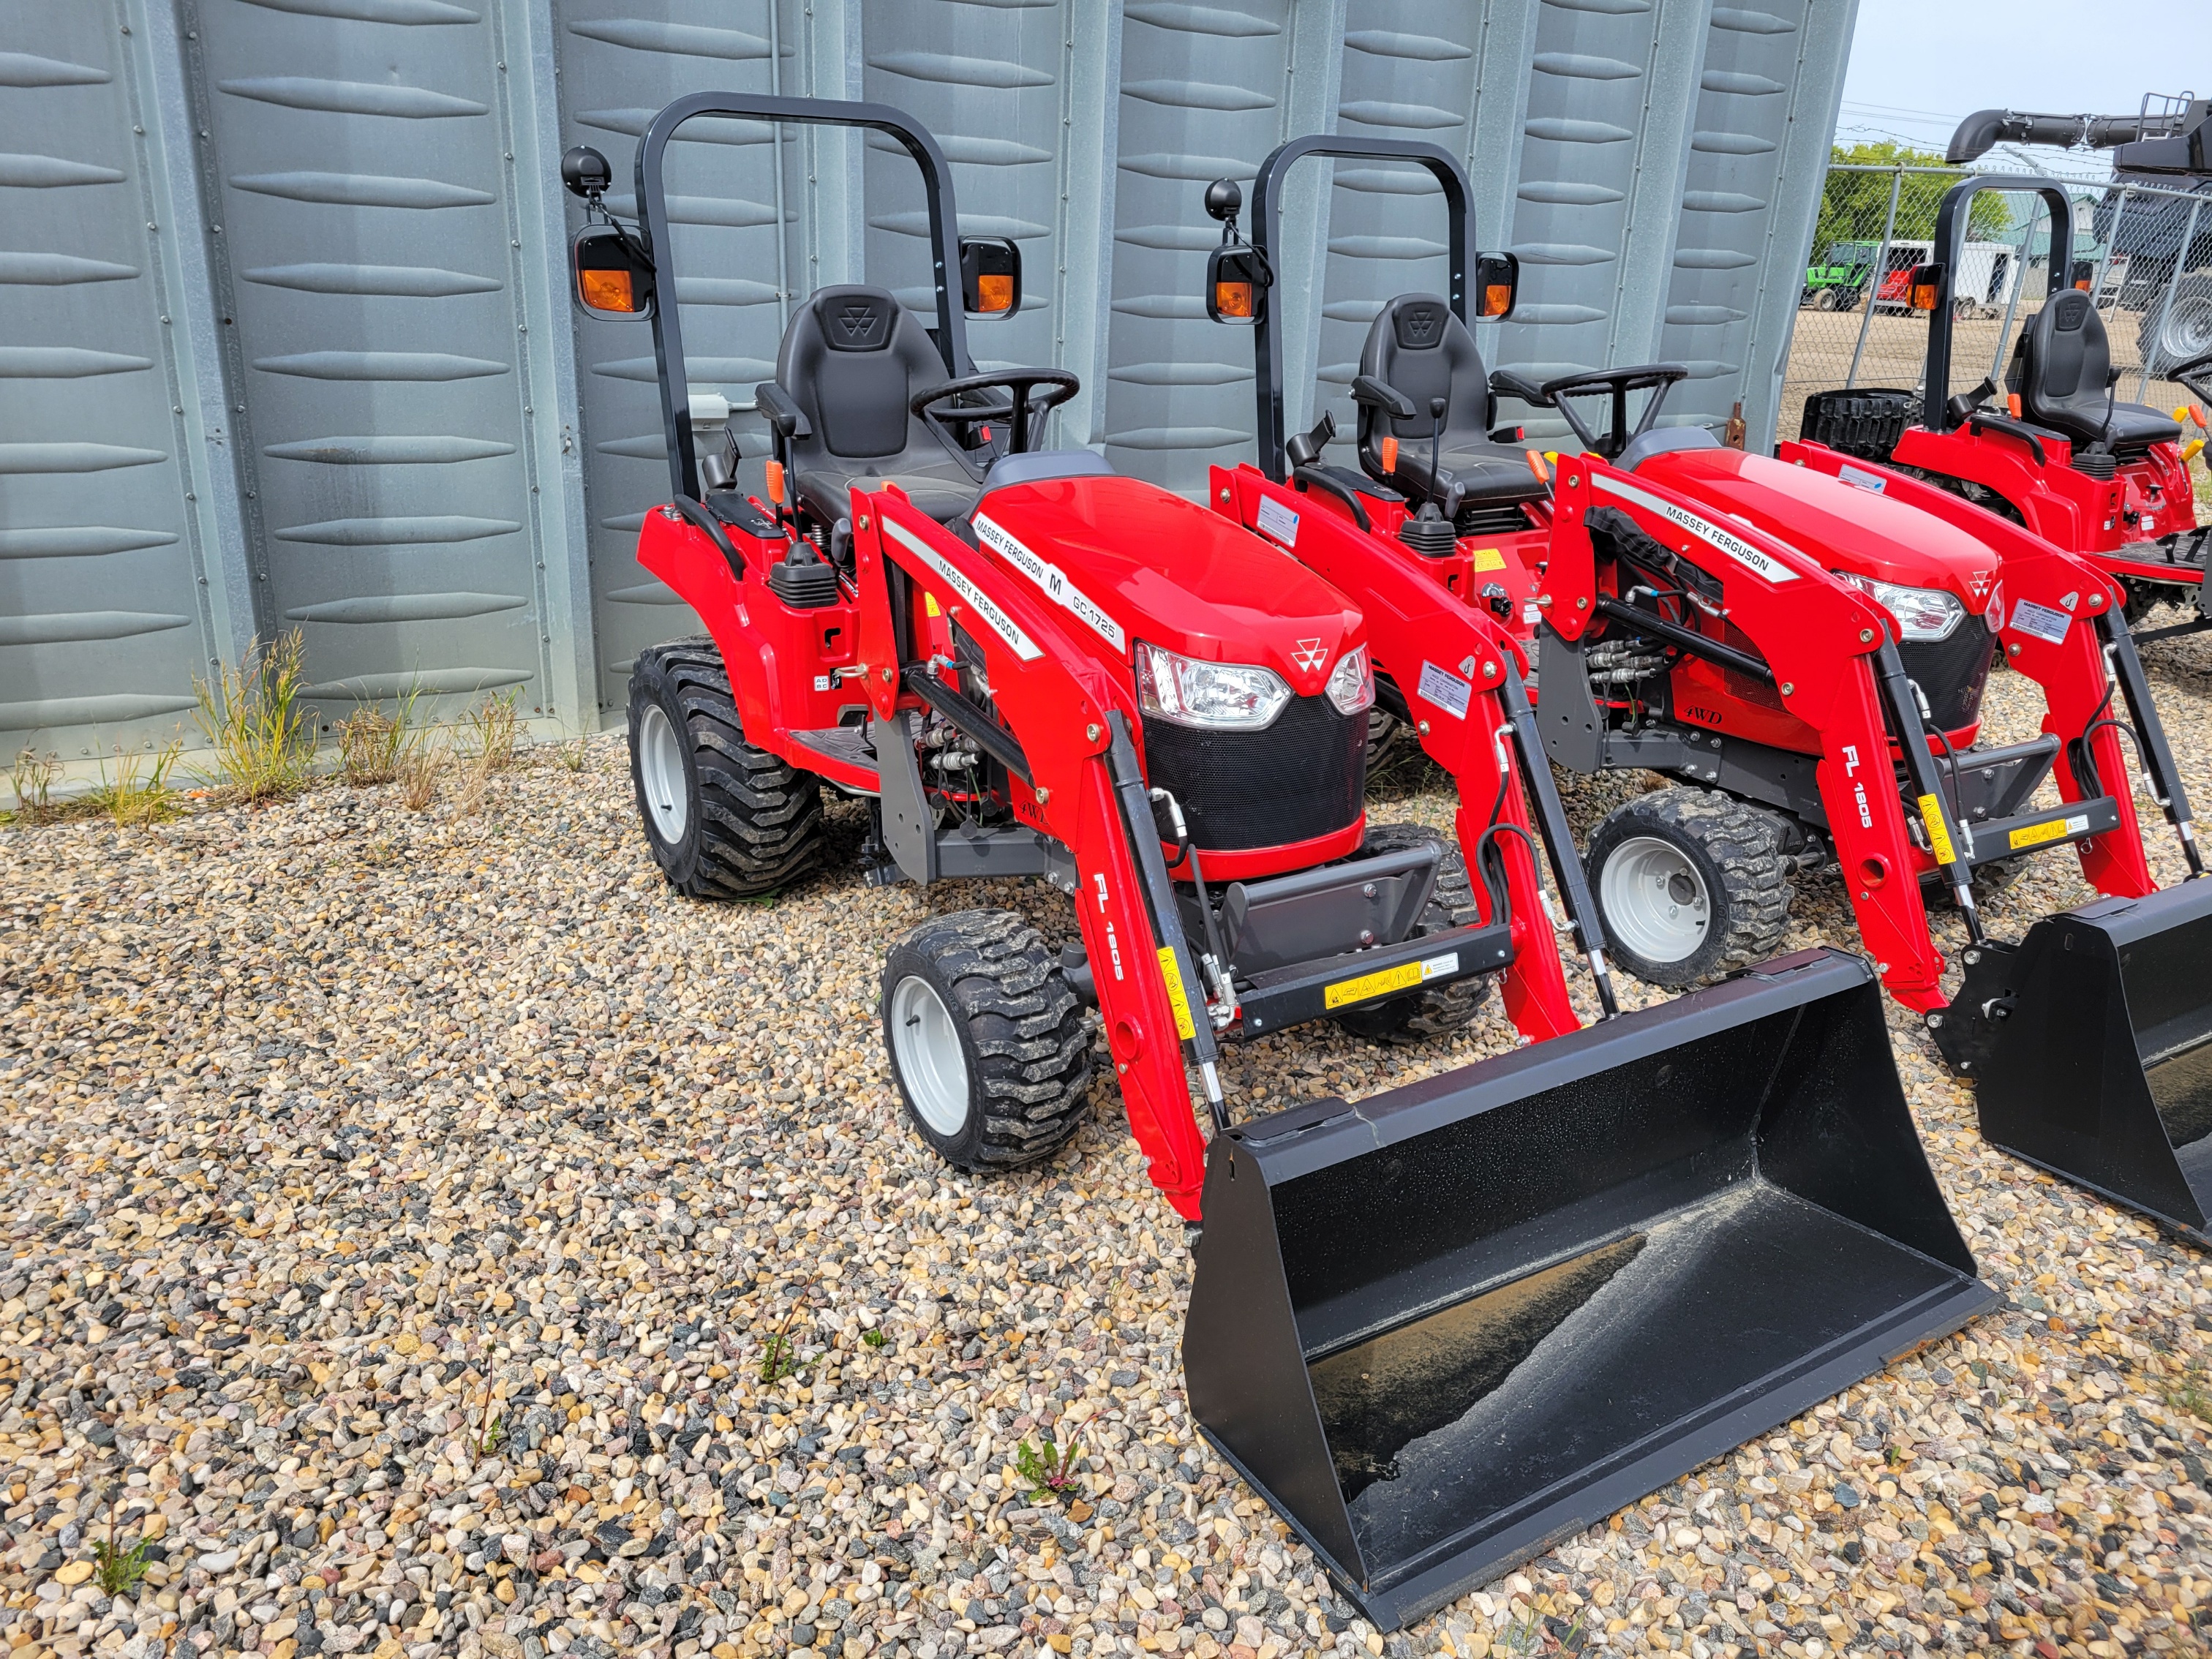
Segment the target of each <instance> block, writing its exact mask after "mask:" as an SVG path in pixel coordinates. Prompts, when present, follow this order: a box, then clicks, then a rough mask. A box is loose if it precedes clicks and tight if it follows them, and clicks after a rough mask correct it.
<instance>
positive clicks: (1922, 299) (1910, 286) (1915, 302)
mask: <svg viewBox="0 0 2212 1659" xmlns="http://www.w3.org/2000/svg"><path fill="white" fill-rule="evenodd" d="M1905 295H1906V298H1907V300H1908V301H1910V302H1911V307H1912V308H1913V309H1914V310H1915V311H1933V310H1935V309H1936V307H1937V306H1938V305H1939V304H1941V303H1942V295H1943V267H1942V266H1941V265H1915V266H1913V268H1912V275H1911V277H1910V278H1909V279H1908V280H1907V283H1906V288H1905Z"/></svg>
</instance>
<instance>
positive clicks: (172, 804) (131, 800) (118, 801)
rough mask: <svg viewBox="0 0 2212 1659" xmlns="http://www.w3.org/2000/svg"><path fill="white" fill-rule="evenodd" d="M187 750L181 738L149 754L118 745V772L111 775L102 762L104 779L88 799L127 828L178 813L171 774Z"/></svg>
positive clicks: (155, 821)
mask: <svg viewBox="0 0 2212 1659" xmlns="http://www.w3.org/2000/svg"><path fill="white" fill-rule="evenodd" d="M184 752H185V744H184V740H183V739H182V738H177V739H175V740H174V741H173V742H171V743H169V744H166V745H165V746H164V747H163V748H162V749H161V750H160V751H159V752H157V753H153V754H149V753H148V752H147V751H145V750H129V749H125V748H124V747H123V745H122V744H116V746H115V773H114V775H113V776H112V777H111V776H109V775H108V770H107V762H106V758H105V757H102V758H101V760H100V781H99V782H98V783H97V784H95V785H94V787H93V788H92V790H91V793H89V794H88V795H87V796H86V799H87V800H88V801H89V802H90V803H91V805H92V806H93V807H94V810H95V811H101V812H105V813H106V815H107V816H108V817H110V818H112V819H113V820H114V821H115V823H116V824H117V825H118V827H120V828H123V829H136V828H143V827H144V826H145V825H147V824H149V823H161V820H162V819H164V818H173V817H176V815H177V803H176V799H175V798H174V797H173V796H172V795H171V794H170V793H169V773H170V771H171V770H172V769H173V768H174V767H175V766H176V763H177V757H179V756H180V755H182V754H183V753H184Z"/></svg>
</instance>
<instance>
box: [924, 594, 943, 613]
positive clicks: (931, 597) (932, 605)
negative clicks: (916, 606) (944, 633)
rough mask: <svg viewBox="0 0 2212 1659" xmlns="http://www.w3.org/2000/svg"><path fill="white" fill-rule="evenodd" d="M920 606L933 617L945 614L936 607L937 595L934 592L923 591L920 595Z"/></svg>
mask: <svg viewBox="0 0 2212 1659" xmlns="http://www.w3.org/2000/svg"><path fill="white" fill-rule="evenodd" d="M921 608H922V609H923V610H925V611H928V612H929V614H930V615H931V616H933V617H941V616H943V615H944V614H945V613H944V612H943V611H939V609H938V608H937V595H936V594H934V593H925V594H923V595H922V596H921Z"/></svg>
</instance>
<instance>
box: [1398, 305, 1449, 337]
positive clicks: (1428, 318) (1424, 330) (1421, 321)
mask: <svg viewBox="0 0 2212 1659" xmlns="http://www.w3.org/2000/svg"><path fill="white" fill-rule="evenodd" d="M1399 316H1400V319H1401V320H1402V321H1403V322H1404V324H1405V325H1406V343H1407V345H1416V346H1425V345H1426V344H1428V343H1430V342H1431V340H1434V339H1435V338H1436V337H1437V328H1438V327H1439V326H1440V323H1439V319H1438V318H1437V308H1436V307H1434V306H1408V307H1406V309H1405V310H1404V311H1402V312H1401V313H1399Z"/></svg>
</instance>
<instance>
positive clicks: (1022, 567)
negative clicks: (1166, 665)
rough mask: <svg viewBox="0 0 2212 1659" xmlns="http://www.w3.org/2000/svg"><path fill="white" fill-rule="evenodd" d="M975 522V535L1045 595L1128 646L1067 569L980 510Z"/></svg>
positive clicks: (1118, 644)
mask: <svg viewBox="0 0 2212 1659" xmlns="http://www.w3.org/2000/svg"><path fill="white" fill-rule="evenodd" d="M974 523H975V537H976V539H977V540H978V541H980V542H981V543H982V544H983V545H984V546H986V547H987V548H989V549H990V550H992V551H993V552H994V553H996V554H998V555H999V556H1000V557H1002V558H1004V559H1005V560H1006V562H1007V563H1009V564H1011V565H1012V566H1013V567H1014V568H1015V569H1017V570H1018V571H1020V572H1021V573H1022V574H1024V576H1027V577H1028V578H1029V579H1030V580H1031V581H1033V582H1035V583H1036V585H1037V586H1039V587H1041V588H1042V589H1043V590H1044V596H1045V598H1047V599H1050V600H1051V601H1052V602H1053V603H1054V605H1059V606H1060V607H1061V608H1062V609H1063V610H1066V611H1073V612H1074V613H1075V615H1076V616H1077V617H1080V618H1081V619H1082V621H1083V622H1084V623H1085V625H1086V626H1087V627H1088V628H1089V629H1091V632H1092V633H1094V634H1096V635H1097V636H1098V637H1099V638H1100V639H1102V640H1103V641H1106V643H1107V644H1109V645H1110V646H1112V647H1114V648H1115V650H1116V651H1124V652H1126V651H1127V649H1128V648H1129V645H1128V636H1127V635H1126V634H1124V633H1123V632H1122V631H1121V623H1117V622H1115V620H1114V619H1113V617H1109V616H1108V615H1107V614H1106V608H1105V607H1104V606H1103V605H1100V604H1099V603H1098V601H1097V600H1096V599H1092V598H1091V596H1090V595H1089V594H1088V593H1086V592H1084V591H1083V590H1082V589H1081V588H1079V587H1078V586H1076V585H1075V584H1074V583H1073V582H1072V581H1070V580H1068V579H1067V573H1066V571H1064V570H1062V569H1060V567H1059V566H1058V565H1055V564H1054V563H1052V562H1050V561H1048V560H1046V559H1041V558H1039V557H1038V556H1036V554H1034V553H1032V552H1030V550H1029V549H1028V548H1026V547H1024V546H1023V545H1022V544H1021V543H1020V542H1019V541H1018V540H1017V539H1016V538H1014V536H1013V535H1012V533H1011V532H1008V531H1007V529H1006V526H1003V525H1000V524H994V523H993V522H992V521H991V520H988V519H987V518H985V517H984V516H983V515H982V514H981V513H976V514H975V520H974Z"/></svg>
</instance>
